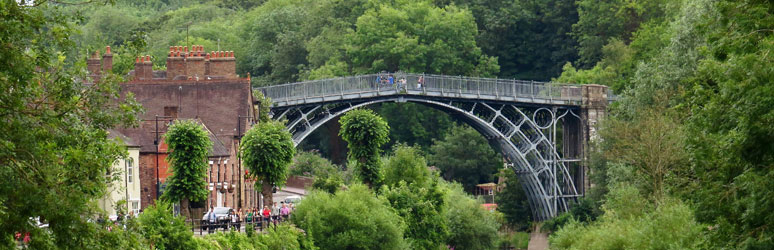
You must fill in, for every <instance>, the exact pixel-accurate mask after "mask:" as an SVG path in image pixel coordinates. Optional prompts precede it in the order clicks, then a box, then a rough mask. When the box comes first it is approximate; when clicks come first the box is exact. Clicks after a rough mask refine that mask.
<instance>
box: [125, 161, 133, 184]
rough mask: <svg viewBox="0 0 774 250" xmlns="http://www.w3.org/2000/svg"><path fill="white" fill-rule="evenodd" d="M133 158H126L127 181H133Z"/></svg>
mask: <svg viewBox="0 0 774 250" xmlns="http://www.w3.org/2000/svg"><path fill="white" fill-rule="evenodd" d="M133 168H134V158H132V157H129V158H127V159H126V178H127V182H128V183H133V182H134V170H133Z"/></svg>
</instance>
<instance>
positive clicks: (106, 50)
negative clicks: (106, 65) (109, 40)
mask: <svg viewBox="0 0 774 250" xmlns="http://www.w3.org/2000/svg"><path fill="white" fill-rule="evenodd" d="M105 54H111V52H110V46H106V47H105Z"/></svg>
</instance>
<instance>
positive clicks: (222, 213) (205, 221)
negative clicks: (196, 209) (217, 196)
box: [201, 207, 231, 230]
mask: <svg viewBox="0 0 774 250" xmlns="http://www.w3.org/2000/svg"><path fill="white" fill-rule="evenodd" d="M230 210H231V208H230V207H215V208H214V209H213V211H212V212H214V213H215V218H216V220H215V223H214V224H213V223H212V222H210V211H207V212H206V213H204V216H203V217H202V224H201V225H202V230H205V229H207V228H208V227H211V228H218V227H220V228H223V229H228V222H229V217H228V211H230Z"/></svg>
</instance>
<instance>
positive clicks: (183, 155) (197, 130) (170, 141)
mask: <svg viewBox="0 0 774 250" xmlns="http://www.w3.org/2000/svg"><path fill="white" fill-rule="evenodd" d="M164 142H165V143H166V144H167V146H168V148H169V151H171V152H170V153H169V156H167V161H168V162H169V165H170V166H171V168H172V176H170V177H169V180H168V181H167V189H166V191H165V192H164V196H163V197H164V198H165V199H169V200H171V201H174V202H180V206H181V207H182V209H183V211H182V214H183V215H184V216H188V215H189V214H188V211H187V210H188V206H189V202H198V201H202V200H204V199H207V194H208V191H207V182H206V177H207V169H208V167H209V166H208V165H207V155H208V153H209V151H210V147H212V142H211V141H210V137H209V136H208V135H207V131H206V130H205V129H204V127H203V126H202V125H200V124H199V123H198V122H196V121H193V120H178V121H175V123H174V124H172V126H169V129H168V130H167V133H166V134H164Z"/></svg>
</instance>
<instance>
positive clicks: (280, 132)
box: [239, 121, 296, 204]
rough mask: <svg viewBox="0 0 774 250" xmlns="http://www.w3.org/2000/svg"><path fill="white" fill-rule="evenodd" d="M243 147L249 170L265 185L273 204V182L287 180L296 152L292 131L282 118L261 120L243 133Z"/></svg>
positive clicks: (263, 189) (263, 188)
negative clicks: (279, 119)
mask: <svg viewBox="0 0 774 250" xmlns="http://www.w3.org/2000/svg"><path fill="white" fill-rule="evenodd" d="M239 150H240V151H239V154H240V156H241V157H242V162H243V163H244V164H245V167H246V168H247V169H248V170H249V171H248V174H249V175H250V177H254V178H255V179H256V180H258V182H256V183H255V185H256V186H258V185H261V194H263V197H264V198H263V199H264V204H272V203H273V201H272V186H278V187H281V186H282V185H284V184H285V181H286V180H287V178H288V166H290V164H291V163H292V162H293V155H295V154H296V147H295V145H294V144H293V139H291V136H290V132H288V131H287V130H285V125H284V123H282V122H278V121H265V122H261V123H258V124H256V125H255V126H253V127H252V128H250V130H248V131H247V133H245V136H244V137H242V141H241V143H240V146H239Z"/></svg>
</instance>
